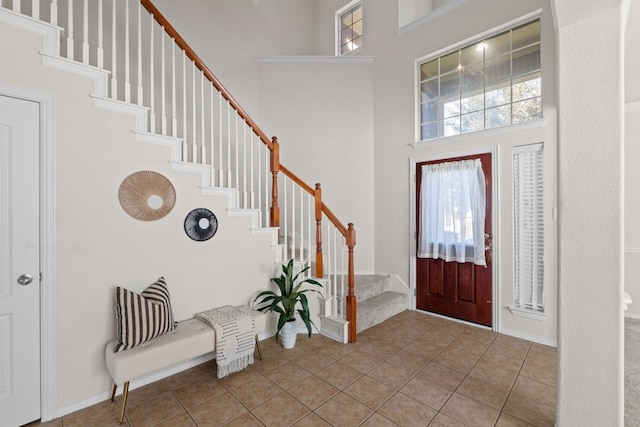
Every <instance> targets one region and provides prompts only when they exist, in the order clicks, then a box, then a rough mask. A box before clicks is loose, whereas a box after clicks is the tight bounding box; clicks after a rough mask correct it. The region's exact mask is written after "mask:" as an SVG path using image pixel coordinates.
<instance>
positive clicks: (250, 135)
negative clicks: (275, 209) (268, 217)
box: [245, 128, 265, 227]
mask: <svg viewBox="0 0 640 427" xmlns="http://www.w3.org/2000/svg"><path fill="white" fill-rule="evenodd" d="M249 137H250V138H252V137H253V129H251V128H249ZM252 142H253V140H252V139H249V144H251V145H250V146H251V147H252V146H253V143H252ZM261 152H262V151H261V150H260V147H258V161H257V162H256V163H257V164H258V170H257V171H256V172H257V174H258V206H257V208H258V209H261V210H262V211H263V212H264V211H265V209H264V207H263V206H262V185H260V182H261V180H262V172H261V169H262V162H261V161H260V153H261ZM251 153H252V155H251V157H250V159H251V164H253V150H252V151H251ZM251 169H252V170H253V168H251ZM245 176H247V172H246V167H245ZM251 181H253V180H251ZM251 186H252V187H251V188H252V189H253V182H251ZM251 198H252V199H253V196H252V197H251ZM263 224H264V223H263V222H262V216H260V227H264V225H263Z"/></svg>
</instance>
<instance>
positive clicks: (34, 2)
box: [31, 0, 40, 19]
mask: <svg viewBox="0 0 640 427" xmlns="http://www.w3.org/2000/svg"><path fill="white" fill-rule="evenodd" d="M31 16H32V17H33V18H34V19H40V0H31Z"/></svg>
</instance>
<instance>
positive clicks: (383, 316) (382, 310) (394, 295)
mask: <svg viewBox="0 0 640 427" xmlns="http://www.w3.org/2000/svg"><path fill="white" fill-rule="evenodd" d="M407 298H408V295H407V294H405V293H402V292H394V291H387V292H383V293H381V294H379V295H376V296H374V297H372V298H369V299H367V300H364V301H362V302H360V303H358V309H357V312H356V319H357V321H356V325H357V328H356V329H357V332H362V331H363V330H365V329H368V328H370V327H372V326H374V325H377V324H379V323H381V322H383V321H385V320H387V319H388V318H390V317H393V316H395V315H396V314H398V313H400V312H401V311H403V310H405V309H406V308H407Z"/></svg>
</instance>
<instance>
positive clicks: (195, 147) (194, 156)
mask: <svg viewBox="0 0 640 427" xmlns="http://www.w3.org/2000/svg"><path fill="white" fill-rule="evenodd" d="M196 117H198V115H197V114H196V63H195V62H191V137H192V138H193V140H192V143H191V161H192V162H193V163H198V135H197V133H196Z"/></svg>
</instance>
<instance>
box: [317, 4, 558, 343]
mask: <svg viewBox="0 0 640 427" xmlns="http://www.w3.org/2000/svg"><path fill="white" fill-rule="evenodd" d="M343 4H344V2H342V1H336V0H332V1H322V2H316V9H315V16H316V28H317V29H318V34H317V36H316V49H317V51H318V53H320V54H326V52H330V50H331V48H332V43H333V41H332V38H331V37H328V36H327V34H330V32H331V31H332V28H333V27H332V26H331V25H333V24H332V22H333V21H331V20H329V18H327V17H332V16H333V13H334V12H335V10H337V9H338V8H339V7H341V6H342V5H343ZM540 8H542V9H543V12H542V31H543V34H542V51H543V59H542V63H543V79H544V84H543V91H544V92H543V99H544V107H543V108H544V116H545V118H546V122H545V124H544V127H537V128H535V127H533V128H528V127H524V128H523V127H519V128H513V129H508V130H507V131H506V132H503V133H498V134H494V133H477V134H472V135H468V136H463V137H456V138H450V139H447V140H445V141H443V142H436V143H434V144H431V145H428V144H427V145H425V146H423V147H421V148H419V149H414V148H412V147H411V146H409V144H410V143H413V142H416V139H415V121H414V117H415V74H414V73H415V61H416V60H417V59H419V58H421V57H423V56H425V55H428V54H431V53H433V52H436V51H439V50H441V49H444V48H447V47H448V46H451V45H453V44H456V43H459V42H461V41H463V40H466V39H468V38H470V37H474V36H476V35H478V34H481V33H483V32H485V31H489V30H491V29H492V28H494V27H497V26H499V25H502V24H504V23H506V22H509V21H511V20H514V19H517V18H519V17H521V16H523V15H526V14H528V13H530V12H533V11H535V10H537V9H540ZM489 10H490V11H491V13H487V11H489ZM363 16H364V46H363V47H362V48H361V49H360V51H359V53H358V55H364V56H366V55H371V56H375V58H376V60H375V62H374V64H373V79H374V82H373V98H374V138H375V139H374V140H375V143H374V152H375V159H374V162H375V166H374V173H375V208H374V217H375V247H376V258H375V268H376V271H379V272H390V273H392V274H398V275H399V277H400V278H401V279H402V280H403V281H404V282H405V283H410V282H411V276H412V274H413V272H412V271H411V268H410V262H409V261H410V258H411V256H412V253H411V251H410V248H411V239H412V235H413V233H412V232H413V229H412V227H411V226H410V216H411V215H410V214H411V212H410V198H411V192H410V180H409V176H410V175H409V164H410V162H409V160H410V159H411V158H422V157H429V156H445V155H446V154H447V153H449V154H451V153H456V152H460V151H465V150H475V149H478V148H479V147H491V146H494V145H497V146H498V147H499V149H498V172H499V175H498V177H497V180H496V183H497V185H498V187H499V201H498V202H499V203H498V204H497V205H496V209H497V210H498V224H497V225H498V228H497V230H496V234H497V235H498V236H500V237H499V240H497V241H494V243H495V244H496V245H497V251H498V253H499V256H500V258H499V259H498V265H499V270H498V280H499V285H500V291H499V295H498V296H499V298H500V299H499V301H498V303H499V307H500V308H499V315H500V323H499V327H500V329H501V330H503V331H504V332H508V333H512V334H517V335H519V336H523V337H527V338H531V339H536V340H538V341H541V342H546V343H550V344H553V343H555V342H556V339H557V334H556V329H557V300H556V294H557V281H556V275H557V252H556V242H557V224H556V222H555V221H554V220H553V219H552V208H553V207H555V206H556V199H557V193H556V164H557V163H556V162H557V158H556V154H555V153H556V150H557V146H556V120H555V116H556V107H555V104H556V97H555V91H554V87H555V69H554V64H555V41H554V30H553V23H552V22H553V19H552V16H551V10H550V8H549V4H548V2H547V1H529V2H507V1H499V0H494V1H490V2H468V3H464V4H462V5H460V6H458V7H456V8H454V9H452V10H451V11H449V12H447V13H443V14H440V15H438V16H437V17H435V18H433V19H430V20H429V21H428V22H425V23H423V24H421V25H417V26H412V27H411V29H410V30H408V31H407V30H403V31H402V32H400V33H398V32H397V29H398V20H397V17H398V10H397V4H396V2H376V1H366V0H365V1H364V6H363ZM478 16H482V17H483V18H482V19H480V20H479V19H477V17H478ZM330 23H331V24H330ZM322 25H324V26H325V27H324V28H325V29H324V31H321V27H322ZM452 28H455V29H456V31H451V29H452ZM541 141H542V142H544V143H545V159H544V161H545V182H546V185H545V189H544V191H545V209H546V213H545V214H546V226H547V228H546V229H545V236H546V239H545V286H546V288H545V291H546V293H545V295H546V297H545V303H546V305H547V309H548V315H549V316H548V318H547V319H546V320H545V321H537V320H531V319H523V318H520V317H514V316H513V315H512V314H511V313H510V311H508V310H507V309H506V306H508V305H509V304H510V303H511V300H512V295H511V294H512V290H511V289H512V279H511V278H512V277H513V272H512V250H511V229H512V221H511V203H510V201H511V193H512V188H511V157H512V153H511V150H512V147H513V146H515V145H520V144H526V143H531V142H541Z"/></svg>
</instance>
